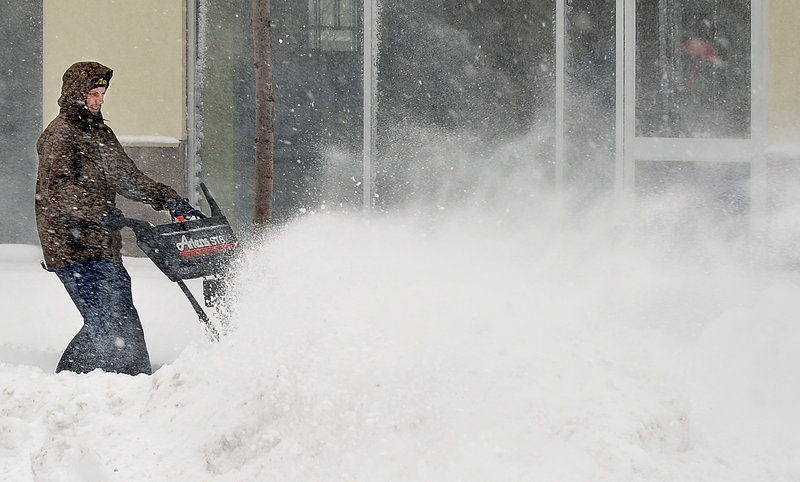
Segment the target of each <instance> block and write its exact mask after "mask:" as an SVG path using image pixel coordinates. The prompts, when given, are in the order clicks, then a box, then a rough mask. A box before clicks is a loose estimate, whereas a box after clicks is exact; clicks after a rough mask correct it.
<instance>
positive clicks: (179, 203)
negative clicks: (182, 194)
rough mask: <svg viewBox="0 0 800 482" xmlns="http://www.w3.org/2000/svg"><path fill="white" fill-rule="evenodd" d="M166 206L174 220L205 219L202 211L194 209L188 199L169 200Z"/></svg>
mask: <svg viewBox="0 0 800 482" xmlns="http://www.w3.org/2000/svg"><path fill="white" fill-rule="evenodd" d="M165 204H166V206H167V209H169V214H170V215H171V216H172V219H177V218H179V217H184V218H185V217H194V218H204V217H205V215H203V213H202V212H201V211H198V210H197V209H195V208H193V207H192V205H191V204H189V200H188V199H186V198H175V199H169V200H168V201H167V202H166V203H165Z"/></svg>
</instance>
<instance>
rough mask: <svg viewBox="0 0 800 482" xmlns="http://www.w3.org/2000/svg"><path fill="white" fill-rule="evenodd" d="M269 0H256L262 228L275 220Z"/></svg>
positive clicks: (256, 213)
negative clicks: (273, 211) (273, 212)
mask: <svg viewBox="0 0 800 482" xmlns="http://www.w3.org/2000/svg"><path fill="white" fill-rule="evenodd" d="M270 21H271V17H270V0H253V48H254V54H255V57H254V58H255V76H256V83H255V85H256V119H255V121H256V135H255V207H254V210H253V224H254V229H255V231H256V232H260V231H263V230H264V228H266V226H267V225H268V224H269V223H270V221H271V220H272V198H273V194H272V190H273V156H274V149H273V141H274V125H273V118H274V112H275V97H274V95H273V88H272V50H271V49H272V47H271V44H270V28H271V27H270Z"/></svg>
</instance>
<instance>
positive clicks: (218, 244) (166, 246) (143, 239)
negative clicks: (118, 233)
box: [121, 183, 237, 340]
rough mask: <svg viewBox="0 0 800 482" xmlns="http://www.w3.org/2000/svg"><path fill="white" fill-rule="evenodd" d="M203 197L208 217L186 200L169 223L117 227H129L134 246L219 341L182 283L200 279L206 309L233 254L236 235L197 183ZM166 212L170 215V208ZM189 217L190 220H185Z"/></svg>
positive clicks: (218, 293) (125, 222)
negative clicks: (209, 210)
mask: <svg viewBox="0 0 800 482" xmlns="http://www.w3.org/2000/svg"><path fill="white" fill-rule="evenodd" d="M200 188H201V189H202V190H203V195H204V196H205V198H206V201H207V202H208V206H209V208H210V209H211V216H208V217H207V216H205V215H204V214H203V213H202V212H201V211H199V210H196V209H194V208H192V207H191V206H190V205H189V203H188V201H186V200H182V201H183V202H185V203H186V205H187V206H189V207H188V208H186V207H185V206H179V207H178V210H180V209H181V208H183V211H182V212H181V215H179V216H173V218H174V219H173V222H172V223H168V224H161V225H158V226H154V225H152V224H150V223H148V222H147V221H142V220H140V219H132V218H124V219H123V220H121V225H123V226H126V227H129V228H131V230H133V233H134V235H136V244H137V245H138V246H139V248H140V249H141V250H142V251H143V252H144V254H146V255H147V257H148V258H150V260H151V261H152V262H153V263H154V264H155V265H156V266H158V268H159V269H160V270H161V271H162V272H163V273H164V274H165V275H167V277H168V278H169V279H170V281H173V282H175V283H178V286H180V288H181V290H182V291H183V293H184V294H185V295H186V297H187V298H188V299H189V302H190V303H191V305H192V308H194V310H195V312H196V313H197V316H198V317H199V318H200V321H201V322H203V323H204V324H205V325H206V329H207V331H208V333H209V335H210V336H211V337H212V338H213V339H215V340H216V339H219V333H218V331H217V330H216V328H214V326H213V325H212V323H211V321H210V320H209V318H208V316H207V315H206V313H205V312H204V311H203V308H202V307H201V306H200V304H199V303H198V302H197V300H196V299H195V297H194V295H192V292H191V291H189V288H188V287H187V286H186V283H184V280H186V279H195V278H203V298H204V300H205V303H206V306H213V305H214V304H215V303H216V302H218V301H219V299H220V297H221V290H223V289H224V283H223V282H222V280H223V278H224V276H225V275H226V274H227V270H228V267H229V265H230V263H231V261H232V260H233V258H234V256H235V255H236V252H237V249H236V248H237V240H236V236H235V235H234V233H233V229H231V226H230V224H229V223H228V220H227V219H226V218H225V216H224V215H223V214H222V210H220V208H219V205H217V203H216V201H215V200H214V198H213V197H212V196H211V193H209V191H208V188H206V185H205V184H203V183H200ZM170 212H174V211H173V209H170ZM189 217H192V218H194V219H188V218H189Z"/></svg>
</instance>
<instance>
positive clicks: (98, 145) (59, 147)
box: [36, 62, 179, 270]
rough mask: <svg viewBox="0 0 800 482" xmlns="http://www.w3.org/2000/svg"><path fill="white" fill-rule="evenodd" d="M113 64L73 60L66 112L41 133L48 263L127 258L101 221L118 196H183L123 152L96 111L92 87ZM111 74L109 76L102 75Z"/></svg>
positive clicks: (41, 215) (62, 102)
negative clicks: (91, 108) (90, 95)
mask: <svg viewBox="0 0 800 482" xmlns="http://www.w3.org/2000/svg"><path fill="white" fill-rule="evenodd" d="M112 75H113V71H112V70H111V69H109V68H108V67H106V66H104V65H101V64H99V63H97V62H78V63H76V64H73V65H72V66H71V67H70V68H69V69H67V71H66V72H64V76H63V78H62V86H61V97H60V98H59V99H58V105H59V106H60V111H59V114H58V116H57V117H56V118H55V119H53V121H52V122H51V123H50V125H48V126H47V128H46V129H45V130H44V132H42V134H41V135H40V136H39V140H38V142H37V144H36V150H37V152H38V154H39V172H38V176H37V179H36V225H37V228H38V231H39V239H40V241H41V244H42V253H43V255H44V260H45V263H46V265H47V268H48V269H51V270H55V269H59V268H63V267H66V266H69V265H72V264H76V263H84V262H87V261H94V260H103V259H110V260H114V261H121V259H122V257H121V254H120V247H121V238H120V235H119V231H109V230H106V229H104V228H103V227H102V226H101V222H102V221H103V218H104V217H105V215H106V214H108V212H110V211H111V210H112V209H114V208H115V207H116V204H115V202H116V195H117V194H121V195H123V196H125V197H126V198H128V199H132V200H134V201H139V202H143V203H147V204H150V205H152V207H153V208H154V209H156V210H161V209H164V207H165V206H164V205H165V203H166V201H167V200H169V199H174V198H178V197H179V196H178V193H177V192H176V191H175V190H174V189H172V188H171V187H169V186H167V185H164V184H161V183H158V182H156V181H154V180H152V179H150V178H149V177H147V176H146V175H145V174H144V173H142V172H141V171H140V170H139V168H137V167H136V165H135V164H134V162H133V160H131V158H130V157H128V155H127V154H125V151H124V150H123V149H122V145H121V144H120V142H119V140H118V139H117V136H116V135H114V132H113V131H112V130H111V128H110V127H108V126H107V125H106V124H105V122H104V120H103V115H102V112H100V113H98V114H96V115H95V114H92V113H91V112H90V111H89V109H88V108H87V107H86V94H87V93H88V92H89V90H91V89H92V88H94V87H95V86H97V85H105V86H107V85H108V83H109V82H110V80H111V76H112ZM103 80H105V82H102V81H103Z"/></svg>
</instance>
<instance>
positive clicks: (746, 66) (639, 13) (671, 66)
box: [636, 0, 751, 138]
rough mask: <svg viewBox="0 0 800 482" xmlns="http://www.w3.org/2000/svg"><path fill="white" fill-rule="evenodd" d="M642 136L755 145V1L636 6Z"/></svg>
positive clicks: (640, 2) (663, 1) (661, 1)
mask: <svg viewBox="0 0 800 482" xmlns="http://www.w3.org/2000/svg"><path fill="white" fill-rule="evenodd" d="M636 19H637V20H636V22H637V25H636V135H637V136H641V137H673V138H749V137H750V131H751V126H750V109H751V105H750V104H751V102H750V90H751V86H750V78H751V75H750V74H751V59H750V51H751V49H750V26H751V20H750V1H749V0H696V1H692V2H687V1H679V0H658V1H655V2H653V1H647V0H637V2H636Z"/></svg>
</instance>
